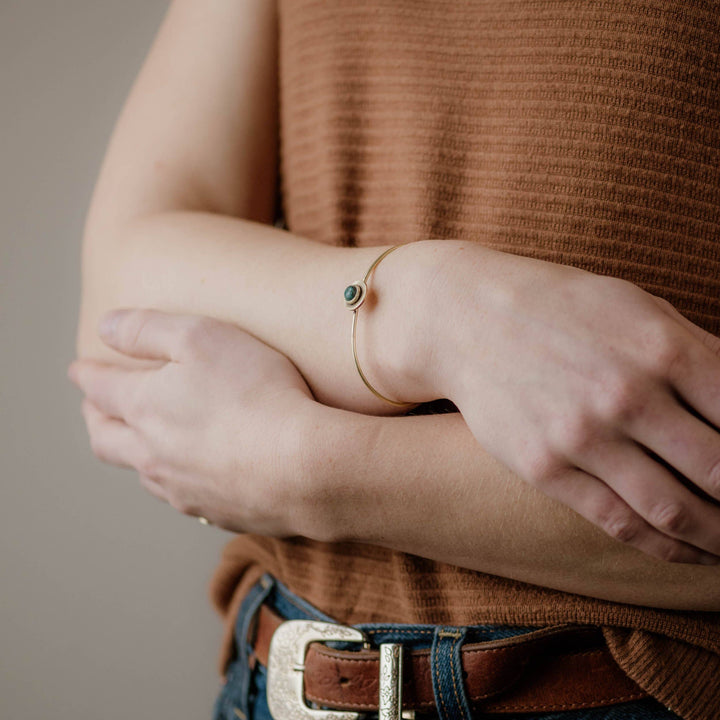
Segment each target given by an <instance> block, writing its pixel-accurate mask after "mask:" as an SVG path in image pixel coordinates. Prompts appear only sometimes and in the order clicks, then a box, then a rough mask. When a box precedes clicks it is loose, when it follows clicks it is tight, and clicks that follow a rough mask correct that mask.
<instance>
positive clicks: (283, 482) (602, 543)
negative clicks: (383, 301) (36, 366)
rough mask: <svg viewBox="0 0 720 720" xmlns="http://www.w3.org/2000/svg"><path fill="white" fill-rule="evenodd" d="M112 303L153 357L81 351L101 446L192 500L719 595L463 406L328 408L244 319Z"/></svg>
mask: <svg viewBox="0 0 720 720" xmlns="http://www.w3.org/2000/svg"><path fill="white" fill-rule="evenodd" d="M111 316H114V317H116V318H119V323H118V325H117V326H116V329H115V330H114V331H113V332H111V333H108V332H107V331H104V332H103V333H102V336H103V338H104V340H105V342H107V343H108V344H109V346H110V347H112V348H114V349H115V350H116V351H118V352H121V353H123V354H124V355H125V356H126V357H128V358H134V359H136V360H142V361H144V362H146V363H152V365H153V367H152V368H145V369H129V368H125V367H121V366H118V365H117V364H108V363H100V362H97V361H76V362H74V363H73V364H72V365H71V368H70V376H71V378H72V380H73V381H74V382H75V383H76V384H77V385H78V386H79V387H80V388H81V389H82V390H83V392H84V393H85V399H84V400H83V414H84V416H85V420H86V422H87V425H88V430H89V433H90V441H91V446H92V448H93V451H94V452H95V454H96V455H97V456H98V457H99V458H100V459H102V460H104V461H105V462H108V463H111V464H114V465H119V466H124V467H129V468H132V469H135V470H137V471H138V472H139V476H140V481H141V483H142V485H143V486H144V487H145V489H146V490H148V491H149V492H150V493H151V494H152V495H154V496H156V497H157V498H159V499H161V500H164V501H166V502H169V503H170V504H171V505H172V506H173V507H175V508H176V509H177V510H179V511H180V512H183V513H185V514H187V515H202V516H205V517H207V518H209V519H210V520H211V521H212V522H213V523H214V524H216V525H218V526H220V527H223V528H225V529H227V530H230V531H233V532H255V533H263V534H270V535H278V536H285V535H303V536H306V537H311V538H314V539H318V540H324V541H329V542H332V541H343V540H349V541H360V542H372V543H374V544H378V545H384V546H387V547H390V548H393V549H400V550H406V551H408V552H415V553H418V552H419V553H420V554H422V555H424V556H425V557H430V558H433V559H437V560H442V561H446V562H451V563H453V564H456V565H460V566H464V567H469V568H473V569H477V570H481V571H484V572H491V573H494V574H498V575H503V576H506V577H513V578H515V579H518V580H523V581H525V582H533V583H536V584H542V585H545V586H549V587H554V588H557V589H560V590H566V591H569V592H578V593H581V594H587V595H591V596H594V597H599V598H605V599H609V600H617V601H622V602H628V603H636V604H643V605H651V606H656V607H668V608H676V609H691V610H700V609H702V610H717V609H718V605H719V604H720V603H719V602H718V597H719V596H720V593H719V592H718V591H719V590H720V582H718V575H717V571H716V569H715V568H708V567H701V566H698V565H688V564H685V565H681V564H674V565H670V564H668V563H664V562H662V561H660V560H654V559H652V558H649V557H648V556H646V555H643V554H641V553H639V552H637V551H635V550H633V549H632V548H630V547H629V546H627V545H623V544H621V543H618V542H614V541H612V540H611V539H610V538H608V536H607V535H605V534H604V533H602V532H601V531H599V530H597V529H596V528H593V527H592V526H591V525H589V524H588V523H585V522H584V521H583V520H582V519H581V518H579V517H578V516H577V515H576V514H575V513H574V512H572V511H571V510H569V509H568V508H565V507H563V506H560V505H558V504H557V503H556V502H554V501H553V500H551V499H549V498H548V497H546V496H545V495H543V494H541V493H540V492H538V491H535V490H533V488H531V487H530V486H528V485H527V484H526V483H524V482H523V481H522V480H520V479H519V478H517V477H515V476H513V474H512V473H511V472H509V471H508V469H507V468H506V467H505V466H504V465H502V464H501V463H499V462H497V461H494V460H493V459H492V458H491V457H490V456H489V455H487V453H485V452H484V451H483V450H482V448H481V447H480V446H479V445H478V443H477V442H476V441H475V439H474V438H473V436H472V434H471V433H470V432H469V430H468V428H467V426H466V424H465V423H464V421H463V420H462V418H461V417H460V416H459V415H457V414H454V415H450V416H447V415H446V416H434V417H396V418H386V417H377V416H369V415H362V414H358V413H352V412H348V411H344V410H339V409H335V408H329V407H327V406H324V405H321V404H320V403H317V402H316V401H315V400H313V398H312V396H311V395H310V393H309V390H308V388H307V386H306V385H305V384H304V382H303V381H302V378H301V376H300V375H299V373H298V372H297V370H296V369H295V368H294V367H293V365H292V364H291V363H290V362H289V361H288V360H287V358H285V356H283V355H281V354H280V353H278V352H276V351H274V350H272V349H271V348H269V347H268V346H267V345H265V344H264V343H262V342H260V341H258V340H257V339H256V338H254V337H252V336H251V335H249V334H248V333H245V332H244V331H242V330H240V329H239V328H237V327H236V326H234V325H231V324H229V323H224V322H220V321H217V320H214V319H210V318H202V317H198V316H187V315H177V314H168V313H162V312H159V311H148V310H143V311H125V312H122V313H112V314H111ZM198 428H202V431H200V432H199V431H198ZM448 428H451V429H452V433H449V432H448ZM443 434H444V435H443ZM438 436H443V439H444V442H442V443H438V442H437V438H438ZM479 464H482V466H483V472H482V473H478V472H477V466H478V465H479ZM394 477H401V478H402V482H396V483H393V482H390V481H389V480H390V479H392V478H394ZM430 506H432V508H433V516H434V522H433V533H428V532H426V528H427V523H426V517H427V508H428V507H430ZM549 517H551V518H552V519H553V521H552V522H551V523H548V522H547V519H548V518H549ZM508 528H513V532H511V533H508ZM521 529H522V530H523V532H520V531H519V530H521ZM578 557H582V558H583V565H582V566H580V565H579V564H578Z"/></svg>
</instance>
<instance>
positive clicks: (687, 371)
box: [661, 303, 720, 427]
mask: <svg viewBox="0 0 720 720" xmlns="http://www.w3.org/2000/svg"><path fill="white" fill-rule="evenodd" d="M661 307H663V309H664V310H665V312H666V313H667V314H668V315H670V316H671V317H673V318H675V319H676V320H677V321H678V323H679V324H680V325H681V326H682V327H683V328H684V330H685V333H686V334H685V335H684V337H685V338H686V340H685V341H681V343H682V344H681V346H680V347H678V348H676V350H675V352H674V353H673V354H672V364H671V366H670V368H669V372H668V380H669V381H670V384H671V386H672V388H673V389H674V390H675V391H676V392H677V393H678V394H679V395H680V397H681V398H682V400H683V401H684V402H685V403H687V405H688V407H689V408H690V411H691V412H695V414H699V415H700V416H701V417H702V418H704V419H706V420H707V421H708V422H709V423H710V424H711V425H715V426H716V427H720V338H717V337H715V336H714V335H711V334H710V333H708V332H706V331H705V330H703V329H702V328H700V327H698V326H697V325H695V324H693V323H692V322H690V320H688V319H687V318H685V317H683V316H682V315H681V314H680V313H679V312H678V311H677V310H675V308H673V307H672V305H670V304H669V303H666V304H664V305H661Z"/></svg>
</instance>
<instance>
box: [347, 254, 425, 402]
mask: <svg viewBox="0 0 720 720" xmlns="http://www.w3.org/2000/svg"><path fill="white" fill-rule="evenodd" d="M399 247H402V245H394V246H393V247H391V248H388V249H387V250H385V252H384V253H383V254H382V255H380V257H379V258H377V260H375V262H374V263H373V264H372V265H371V266H370V267H369V268H368V271H367V272H366V273H365V277H364V278H363V279H362V280H359V281H357V282H354V283H353V284H352V285H348V286H347V287H346V288H345V292H344V293H343V294H344V297H345V307H347V308H348V309H349V310H352V314H353V321H352V332H351V342H352V354H353V359H354V360H355V367H356V368H357V371H358V373H360V377H361V378H362V381H363V382H364V383H365V385H366V386H367V388H368V389H369V390H370V392H371V393H372V394H373V395H375V396H376V397H378V398H380V399H381V400H384V401H385V402H388V403H390V404H391V405H398V406H401V407H404V406H410V405H415V403H409V402H399V401H397V400H391V399H390V398H389V397H385V396H384V395H383V394H382V393H379V392H378V391H377V390H376V389H375V388H374V387H373V386H372V385H371V384H370V381H369V380H368V379H367V378H366V377H365V373H363V371H362V370H361V369H360V362H359V361H358V356H357V343H356V339H355V335H356V331H357V311H358V309H359V308H360V306H361V305H362V304H363V302H365V298H366V297H367V294H368V285H367V283H368V280H369V278H370V275H371V274H372V272H373V270H374V269H375V268H376V267H377V266H378V265H379V264H380V261H381V260H382V259H383V258H384V257H386V256H387V255H389V254H390V253H391V252H392V251H393V250H397V249H398V248H399Z"/></svg>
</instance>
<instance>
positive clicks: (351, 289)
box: [345, 285, 360, 302]
mask: <svg viewBox="0 0 720 720" xmlns="http://www.w3.org/2000/svg"><path fill="white" fill-rule="evenodd" d="M359 292H360V288H359V287H358V286H357V285H348V286H347V287H346V288H345V300H346V301H347V302H352V301H353V300H354V299H355V298H356V297H357V296H358V293H359Z"/></svg>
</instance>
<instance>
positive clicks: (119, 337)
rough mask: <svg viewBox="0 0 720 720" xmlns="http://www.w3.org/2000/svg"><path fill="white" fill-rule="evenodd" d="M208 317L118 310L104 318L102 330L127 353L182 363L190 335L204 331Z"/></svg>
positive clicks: (113, 344) (105, 339)
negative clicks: (181, 358) (180, 361)
mask: <svg viewBox="0 0 720 720" xmlns="http://www.w3.org/2000/svg"><path fill="white" fill-rule="evenodd" d="M204 323H205V324H207V322H205V319H204V318H202V317H200V316H197V315H180V314H177V313H166V312H162V311H160V310H145V309H143V310H138V309H118V310H112V311H110V312H109V313H106V314H105V315H103V316H102V317H101V318H100V324H99V326H98V333H99V335H100V337H101V338H102V340H103V342H105V343H106V344H107V345H109V346H110V347H112V348H114V349H115V350H117V351H118V352H121V353H123V354H125V355H130V356H132V357H136V358H144V359H148V360H165V361H175V362H178V361H179V360H180V357H181V356H182V355H183V354H184V350H185V348H186V346H187V340H188V338H189V337H194V335H198V334H201V333H202V329H203V327H204Z"/></svg>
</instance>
